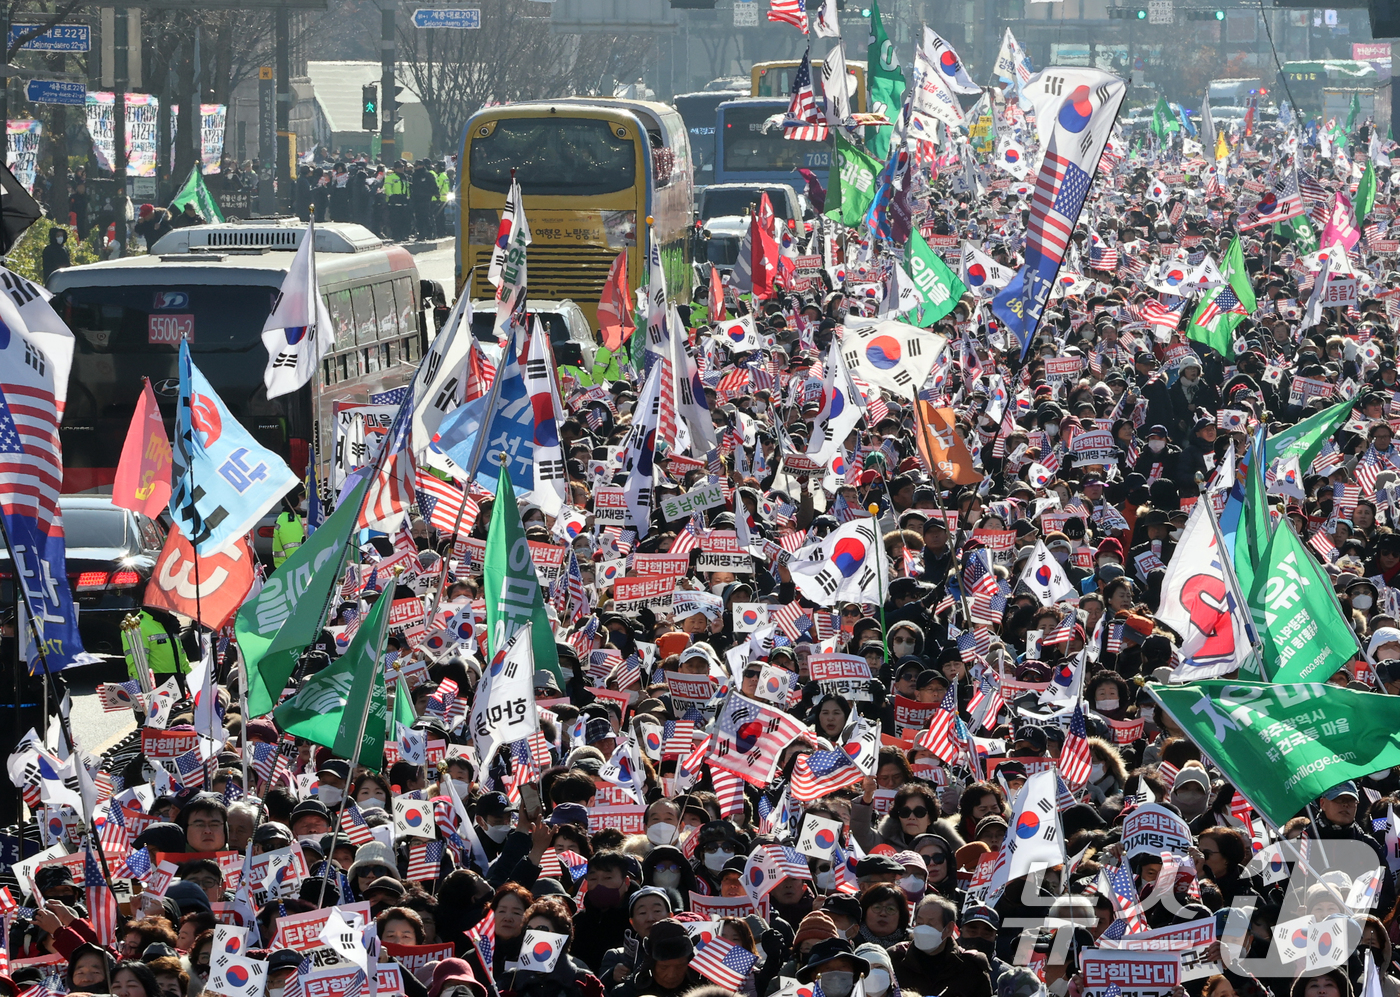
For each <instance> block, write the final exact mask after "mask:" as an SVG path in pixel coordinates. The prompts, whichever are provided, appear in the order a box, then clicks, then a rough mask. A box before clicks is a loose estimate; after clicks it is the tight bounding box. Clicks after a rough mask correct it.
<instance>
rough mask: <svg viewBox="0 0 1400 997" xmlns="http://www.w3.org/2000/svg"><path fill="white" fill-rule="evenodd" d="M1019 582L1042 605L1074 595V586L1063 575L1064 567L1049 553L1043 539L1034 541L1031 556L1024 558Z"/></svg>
mask: <svg viewBox="0 0 1400 997" xmlns="http://www.w3.org/2000/svg"><path fill="white" fill-rule="evenodd" d="M1020 583H1021V584H1022V585H1024V586H1025V587H1026V588H1027V589H1028V590H1029V591H1030V592H1031V594H1033V595H1034V596H1035V597H1036V598H1037V599H1039V600H1040V604H1041V605H1042V606H1049V605H1052V604H1054V603H1057V602H1059V601H1060V600H1061V599H1063V598H1065V597H1066V596H1072V595H1074V586H1073V585H1071V584H1070V583H1069V578H1067V577H1066V576H1065V569H1064V568H1063V567H1061V566H1060V562H1059V561H1057V560H1055V555H1054V554H1051V553H1050V548H1049V547H1046V546H1045V541H1044V540H1037V541H1036V542H1035V549H1034V550H1033V551H1031V556H1030V557H1029V558H1028V559H1027V560H1026V567H1025V569H1024V570H1023V571H1022V572H1021V579H1020Z"/></svg>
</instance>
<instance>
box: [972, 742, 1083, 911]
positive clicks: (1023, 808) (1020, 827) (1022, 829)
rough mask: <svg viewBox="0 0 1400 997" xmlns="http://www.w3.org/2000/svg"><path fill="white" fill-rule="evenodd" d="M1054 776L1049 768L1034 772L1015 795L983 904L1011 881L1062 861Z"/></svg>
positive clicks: (989, 901)
mask: <svg viewBox="0 0 1400 997" xmlns="http://www.w3.org/2000/svg"><path fill="white" fill-rule="evenodd" d="M1056 775H1057V773H1056V771H1055V769H1053V768H1051V769H1046V770H1045V771H1044V772H1037V773H1035V774H1034V775H1032V776H1031V777H1030V778H1028V779H1027V780H1026V784H1025V785H1024V786H1022V787H1021V792H1020V793H1018V794H1016V802H1015V808H1014V811H1013V813H1012V817H1011V827H1010V828H1009V829H1008V830H1007V833H1006V843H1005V844H1004V845H1002V848H1001V852H1000V853H999V854H998V855H997V861H996V865H994V866H993V867H992V880H991V883H990V884H989V885H988V887H987V903H989V904H995V903H996V902H997V900H999V899H1000V898H1001V894H1002V891H1003V890H1005V889H1006V884H1007V883H1009V882H1011V881H1012V880H1015V879H1020V878H1021V877H1022V876H1025V875H1028V874H1030V873H1032V872H1037V871H1039V872H1043V871H1044V870H1045V869H1047V868H1050V867H1053V866H1057V865H1062V864H1063V863H1064V861H1065V847H1064V842H1065V836H1064V833H1063V832H1062V831H1061V829H1060V810H1059V807H1058V806H1057V805H1056V800H1057V798H1058V795H1059V794H1058V789H1057V785H1056V781H1055V780H1056Z"/></svg>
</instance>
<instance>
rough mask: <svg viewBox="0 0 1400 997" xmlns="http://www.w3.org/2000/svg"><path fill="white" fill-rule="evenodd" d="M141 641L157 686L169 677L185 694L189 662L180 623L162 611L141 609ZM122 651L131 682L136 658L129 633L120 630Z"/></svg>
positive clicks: (134, 671)
mask: <svg viewBox="0 0 1400 997" xmlns="http://www.w3.org/2000/svg"><path fill="white" fill-rule="evenodd" d="M141 642H142V644H144V645H145V648H146V665H147V667H149V668H150V669H151V671H152V672H153V673H154V674H155V681H156V685H160V684H161V683H162V682H164V681H165V679H166V678H167V677H169V676H171V675H173V676H175V684H176V685H178V686H179V687H180V691H181V692H182V693H185V694H188V690H187V688H186V686H185V676H186V675H187V674H189V670H190V662H189V658H187V657H186V656H185V648H184V645H182V644H181V643H180V624H179V623H178V622H177V621H176V619H175V617H174V616H173V615H171V614H170V613H167V612H165V611H164V610H160V609H157V610H150V609H143V610H141ZM122 650H123V651H124V652H125V654H126V673H127V675H128V676H129V677H131V678H132V679H135V678H136V677H137V676H136V659H135V658H134V657H133V656H132V653H131V631H129V630H127V629H125V628H123V629H122Z"/></svg>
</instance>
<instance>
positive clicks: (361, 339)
mask: <svg viewBox="0 0 1400 997" xmlns="http://www.w3.org/2000/svg"><path fill="white" fill-rule="evenodd" d="M350 301H351V302H352V303H353V304H354V306H355V339H356V342H358V343H359V344H360V345H361V346H364V345H365V344H366V343H373V342H374V341H375V340H376V339H378V338H379V337H378V332H379V321H378V320H377V319H376V318H375V315H374V292H373V291H371V290H370V288H369V286H368V285H361V286H360V287H356V288H353V289H351V291H350Z"/></svg>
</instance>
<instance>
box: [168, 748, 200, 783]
mask: <svg viewBox="0 0 1400 997" xmlns="http://www.w3.org/2000/svg"><path fill="white" fill-rule="evenodd" d="M175 768H176V770H177V771H178V772H179V774H180V785H182V786H184V787H185V788H186V789H198V788H199V787H200V786H203V785H204V758H203V756H202V755H200V753H199V747H198V746H195V747H193V748H191V749H190V750H189V751H186V752H185V753H184V754H183V755H181V756H180V757H178V758H176V759H175Z"/></svg>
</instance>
